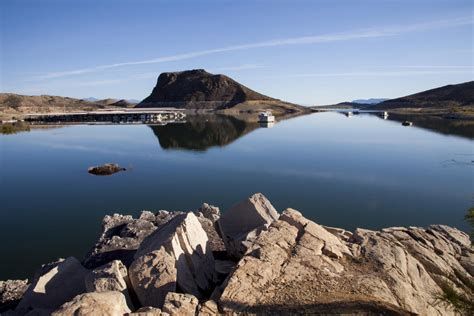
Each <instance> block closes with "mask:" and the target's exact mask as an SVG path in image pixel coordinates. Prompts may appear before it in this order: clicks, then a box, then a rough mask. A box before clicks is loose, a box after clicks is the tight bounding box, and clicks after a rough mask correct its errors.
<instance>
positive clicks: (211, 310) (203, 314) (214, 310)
mask: <svg viewBox="0 0 474 316" xmlns="http://www.w3.org/2000/svg"><path fill="white" fill-rule="evenodd" d="M215 315H219V309H218V307H217V304H216V302H214V301H213V300H209V301H205V302H204V303H201V304H199V307H198V316H215Z"/></svg>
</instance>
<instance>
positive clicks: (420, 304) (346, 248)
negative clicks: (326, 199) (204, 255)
mask: <svg viewBox="0 0 474 316" xmlns="http://www.w3.org/2000/svg"><path fill="white" fill-rule="evenodd" d="M468 240H469V239H468V237H467V235H466V234H464V233H462V232H460V231H459V230H457V229H454V228H451V227H449V228H446V227H439V226H432V227H429V228H427V229H423V228H416V227H410V228H400V227H394V228H387V229H384V230H382V231H371V230H364V229H357V230H356V231H355V232H354V233H353V234H352V233H350V232H346V231H344V230H340V229H335V228H327V229H326V228H324V227H323V226H320V225H318V224H316V223H314V222H312V221H309V220H307V219H306V218H304V217H303V216H302V215H301V213H299V212H297V211H295V210H292V209H287V210H285V211H284V212H283V213H282V215H281V216H280V218H279V220H277V221H275V222H273V223H272V224H271V225H270V226H269V227H268V229H267V230H266V231H263V232H262V233H261V234H260V236H258V238H257V239H256V240H255V241H254V242H253V244H252V246H251V247H250V249H248V251H247V252H246V254H245V255H244V257H243V258H242V259H241V260H240V261H239V263H238V265H237V267H236V268H235V269H234V270H233V271H232V273H231V274H230V276H229V277H228V278H227V279H226V281H225V282H224V284H222V286H221V287H220V288H219V289H218V290H216V291H215V293H214V294H213V296H212V297H213V298H214V299H218V300H219V304H220V306H221V308H223V309H224V310H225V311H227V312H236V311H237V312H250V313H261V312H265V313H276V314H285V313H289V314H291V313H296V312H304V313H308V314H311V313H316V312H317V313H336V314H337V313H342V314H344V313H355V314H357V313H360V314H394V315H408V314H412V313H415V314H420V315H454V311H453V309H451V307H449V306H447V305H443V304H434V302H435V301H436V297H438V296H439V295H440V294H441V293H442V291H443V289H442V284H443V282H444V281H449V282H451V283H452V284H453V286H454V287H455V290H456V291H458V292H459V293H461V294H464V295H469V293H471V292H469V291H470V290H469V289H468V285H466V284H465V282H466V281H465V280H469V279H472V274H470V273H469V271H467V270H466V269H465V268H464V266H466V265H465V264H464V265H463V264H461V262H460V260H463V258H464V260H467V259H465V258H468V257H469V256H470V255H471V254H472V253H473V250H472V249H471V248H470V245H469V243H468ZM463 284H464V285H463ZM471 295H472V294H471Z"/></svg>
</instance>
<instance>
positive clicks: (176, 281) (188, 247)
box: [129, 213, 216, 307]
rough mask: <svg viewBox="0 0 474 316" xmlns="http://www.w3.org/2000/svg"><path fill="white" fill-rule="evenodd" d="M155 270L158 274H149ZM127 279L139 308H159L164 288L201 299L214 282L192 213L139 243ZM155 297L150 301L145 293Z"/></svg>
mask: <svg viewBox="0 0 474 316" xmlns="http://www.w3.org/2000/svg"><path fill="white" fill-rule="evenodd" d="M157 265H158V267H159V268H158V270H159V271H160V273H156V274H153V273H152V272H153V271H155V270H156V266H157ZM129 272H130V279H131V282H132V285H133V288H134V289H135V292H136V293H137V296H138V298H139V300H140V302H141V303H142V304H143V305H149V306H155V307H161V306H162V304H163V302H164V297H165V296H163V295H160V294H166V293H164V292H165V291H161V289H163V288H166V289H169V290H171V291H173V292H175V291H176V288H179V289H181V290H182V291H184V292H185V293H189V294H192V295H194V296H196V297H198V298H203V297H205V296H206V293H209V292H210V291H212V289H213V286H214V282H215V280H216V275H215V269H214V257H213V255H212V252H211V249H210V245H209V240H208V237H207V235H206V232H205V231H204V230H203V228H202V226H201V224H200V222H199V220H198V219H197V217H196V216H195V215H194V214H193V213H187V214H182V215H178V216H176V217H175V218H173V219H172V220H171V221H170V222H168V223H167V224H166V225H164V226H162V227H160V229H158V230H156V231H155V232H154V233H152V234H151V235H150V236H148V237H147V238H145V240H143V242H142V244H141V245H140V247H139V248H138V250H137V252H136V253H135V261H134V262H133V263H132V265H131V266H130V270H129ZM150 290H151V291H155V290H156V293H157V295H153V296H152V297H150V296H149V295H148V294H146V292H147V291H150Z"/></svg>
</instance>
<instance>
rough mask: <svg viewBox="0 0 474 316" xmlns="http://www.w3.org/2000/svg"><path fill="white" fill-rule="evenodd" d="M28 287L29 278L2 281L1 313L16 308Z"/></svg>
mask: <svg viewBox="0 0 474 316" xmlns="http://www.w3.org/2000/svg"><path fill="white" fill-rule="evenodd" d="M27 288H28V280H7V281H0V313H2V312H5V311H7V310H9V309H14V308H15V307H16V306H17V305H18V303H19V302H20V300H21V298H22V297H23V294H25V291H26V289H27Z"/></svg>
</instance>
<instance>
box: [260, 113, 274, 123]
mask: <svg viewBox="0 0 474 316" xmlns="http://www.w3.org/2000/svg"><path fill="white" fill-rule="evenodd" d="M258 121H259V122H260V123H269V122H275V117H274V116H273V114H272V112H270V111H266V112H261V113H259V114H258Z"/></svg>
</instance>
